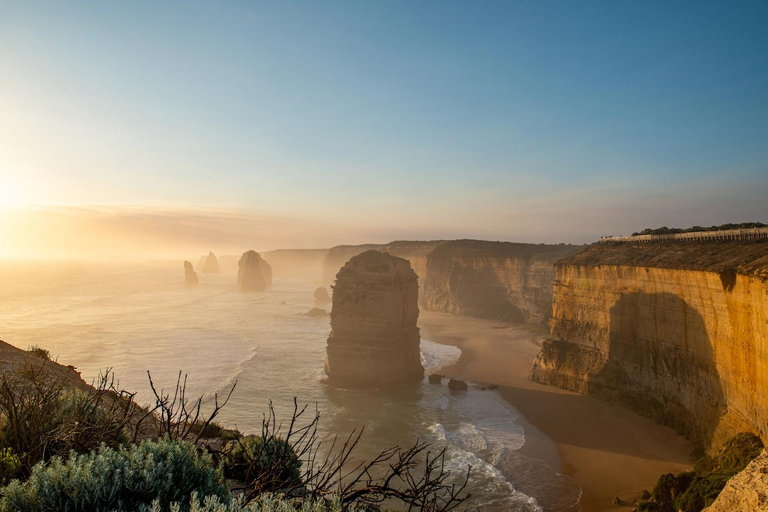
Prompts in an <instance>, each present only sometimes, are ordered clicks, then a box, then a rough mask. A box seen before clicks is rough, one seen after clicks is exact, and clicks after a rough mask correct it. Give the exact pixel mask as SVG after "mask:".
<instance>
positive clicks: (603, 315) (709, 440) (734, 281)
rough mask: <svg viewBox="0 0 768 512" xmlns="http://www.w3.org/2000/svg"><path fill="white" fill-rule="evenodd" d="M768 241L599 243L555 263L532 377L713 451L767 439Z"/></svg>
mask: <svg viewBox="0 0 768 512" xmlns="http://www.w3.org/2000/svg"><path fill="white" fill-rule="evenodd" d="M767 275H768V241H752V242H735V241H724V242H699V243H696V242H682V243H666V244H649V245H644V244H629V243H627V244H621V243H616V244H613V243H611V244H595V245H593V246H590V247H589V248H587V249H586V250H584V251H583V252H581V253H579V254H576V255H574V256H572V257H570V258H566V259H564V260H562V261H560V262H558V264H557V267H556V278H555V281H554V299H553V312H552V319H551V322H550V327H551V335H552V340H550V341H548V342H546V343H545V346H544V348H543V349H542V351H541V353H540V354H539V356H538V358H537V359H536V361H535V362H534V366H533V368H532V370H531V378H532V379H534V380H536V381H539V382H543V383H547V384H553V385H556V386H559V387H562V388H566V389H571V390H574V391H577V392H580V393H585V394H590V395H594V396H598V397H600V398H602V399H605V400H608V401H612V402H616V403H621V404H623V405H626V406H628V407H630V408H632V409H633V410H635V411H637V412H639V413H641V414H643V415H645V416H649V417H652V418H654V419H656V420H657V421H659V422H661V423H664V424H668V425H671V426H673V427H675V428H676V429H677V430H678V431H680V432H682V433H685V434H686V435H688V436H689V437H690V438H691V439H692V440H693V441H694V442H696V443H697V444H699V445H700V446H702V447H704V448H707V449H709V450H716V449H717V448H718V447H720V446H721V445H722V444H723V443H724V442H725V441H726V440H727V439H729V438H731V437H732V436H734V435H735V434H737V433H739V432H743V431H751V432H754V433H756V434H758V435H759V436H761V438H762V439H763V440H764V441H765V440H766V439H767V438H768V281H767V280H766V276H767Z"/></svg>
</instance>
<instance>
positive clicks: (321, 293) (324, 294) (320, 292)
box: [315, 286, 331, 304]
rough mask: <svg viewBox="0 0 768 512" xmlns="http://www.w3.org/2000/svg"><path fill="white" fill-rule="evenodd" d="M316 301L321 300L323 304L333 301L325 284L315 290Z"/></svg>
mask: <svg viewBox="0 0 768 512" xmlns="http://www.w3.org/2000/svg"><path fill="white" fill-rule="evenodd" d="M315 302H319V303H321V304H322V303H326V302H331V297H330V295H328V290H326V289H325V288H324V287H323V286H321V287H319V288H318V289H317V290H315Z"/></svg>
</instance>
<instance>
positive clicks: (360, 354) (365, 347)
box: [325, 250, 424, 388]
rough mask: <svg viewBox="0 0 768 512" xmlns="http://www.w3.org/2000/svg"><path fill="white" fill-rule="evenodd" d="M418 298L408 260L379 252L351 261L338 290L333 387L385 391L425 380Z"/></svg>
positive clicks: (330, 355)
mask: <svg viewBox="0 0 768 512" xmlns="http://www.w3.org/2000/svg"><path fill="white" fill-rule="evenodd" d="M418 296H419V285H418V277H417V276H416V273H415V272H414V271H413V269H412V268H411V265H410V263H408V260H405V259H403V258H398V257H396V256H392V255H390V254H387V253H383V252H379V251H375V250H371V251H366V252H364V253H362V254H359V255H357V256H355V257H353V258H352V259H350V260H349V261H348V262H347V264H346V265H344V267H343V268H342V269H341V270H340V271H339V273H338V274H336V284H335V285H334V286H333V304H332V309H331V334H330V336H329V337H328V347H327V356H326V360H325V373H326V374H327V375H328V378H329V383H331V384H333V385H336V386H340V387H345V388H385V387H394V386H397V385H399V384H402V383H404V382H407V381H418V380H420V379H422V377H423V376H424V368H423V367H422V366H421V353H420V352H419V341H420V338H419V328H418V327H416V321H417V320H418V318H419V307H418V304H417V301H418Z"/></svg>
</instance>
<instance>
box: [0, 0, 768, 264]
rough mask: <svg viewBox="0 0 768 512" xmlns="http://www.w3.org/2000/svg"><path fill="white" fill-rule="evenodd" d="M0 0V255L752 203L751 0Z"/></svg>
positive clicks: (520, 224)
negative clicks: (64, 0) (630, 0)
mask: <svg viewBox="0 0 768 512" xmlns="http://www.w3.org/2000/svg"><path fill="white" fill-rule="evenodd" d="M1 10H2V16H0V112H2V115H0V175H1V177H2V181H0V203H1V204H2V205H3V206H2V210H0V211H1V212H2V216H1V217H0V240H2V241H3V244H2V248H1V249H0V255H3V256H38V257H58V256H60V255H67V256H73V257H74V256H89V257H90V256H101V255H123V256H138V257H145V256H160V255H163V256H169V257H170V256H173V257H177V256H182V255H187V254H190V253H191V254H194V255H197V254H200V253H205V252H206V251H207V250H208V249H210V248H215V249H218V250H221V251H225V252H226V251H235V250H237V251H240V252H241V251H242V250H243V249H246V248H251V247H253V248H256V249H259V250H267V249H274V248H279V247H295V248H308V247H330V246H332V245H335V244H340V243H362V242H386V241H390V240H395V239H448V238H464V237H471V238H482V239H492V240H511V241H522V242H576V243H584V242H591V241H594V240H595V239H597V238H598V237H599V236H601V235H608V234H622V233H630V232H632V231H635V230H638V229H641V228H644V227H658V226H661V225H669V226H677V227H686V226H690V225H693V224H699V225H715V224H722V223H725V222H745V221H753V220H764V214H765V206H764V198H765V195H766V192H768V169H767V168H766V162H767V161H768V144H766V143H765V141H766V140H768V36H767V35H766V31H765V20H766V17H767V16H768V6H767V5H766V4H765V3H764V2H739V3H738V4H728V5H726V4H722V3H716V2H695V3H694V2H687V3H686V2H676V3H674V4H671V5H670V4H668V3H665V2H642V3H635V4H627V3H624V2H621V3H616V2H590V3H589V4H588V5H587V4H584V3H573V2H516V3H514V4H512V3H510V2H483V3H482V4H479V5H472V6H471V8H468V6H467V4H466V3H463V2H429V3H428V2H420V3H415V4H414V3H411V2H379V3H374V2H334V3H332V4H327V3H326V4H320V3H300V2H299V3H297V2H279V3H271V4H268V3H259V4H254V3H251V2H229V3H226V4H223V5H222V4H218V3H215V4H214V3H192V4H190V3H187V2H184V3H173V2H168V3H164V4H163V5H157V4H156V3H153V2H130V3H97V2H74V3H69V4H68V5H67V6H66V7H65V6H63V5H61V4H59V3H55V2H35V3H28V2H3V5H2V8H1ZM191 251H194V252H191Z"/></svg>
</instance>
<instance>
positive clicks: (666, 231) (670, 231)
mask: <svg viewBox="0 0 768 512" xmlns="http://www.w3.org/2000/svg"><path fill="white" fill-rule="evenodd" d="M766 226H768V224H763V223H762V222H741V223H738V224H733V223H728V224H721V225H719V226H709V227H702V226H693V227H690V228H684V229H682V228H668V227H667V226H662V227H660V228H645V229H644V230H642V231H636V232H634V233H632V236H638V235H674V234H677V233H698V232H700V231H719V230H722V229H748V228H764V227H766Z"/></svg>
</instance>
